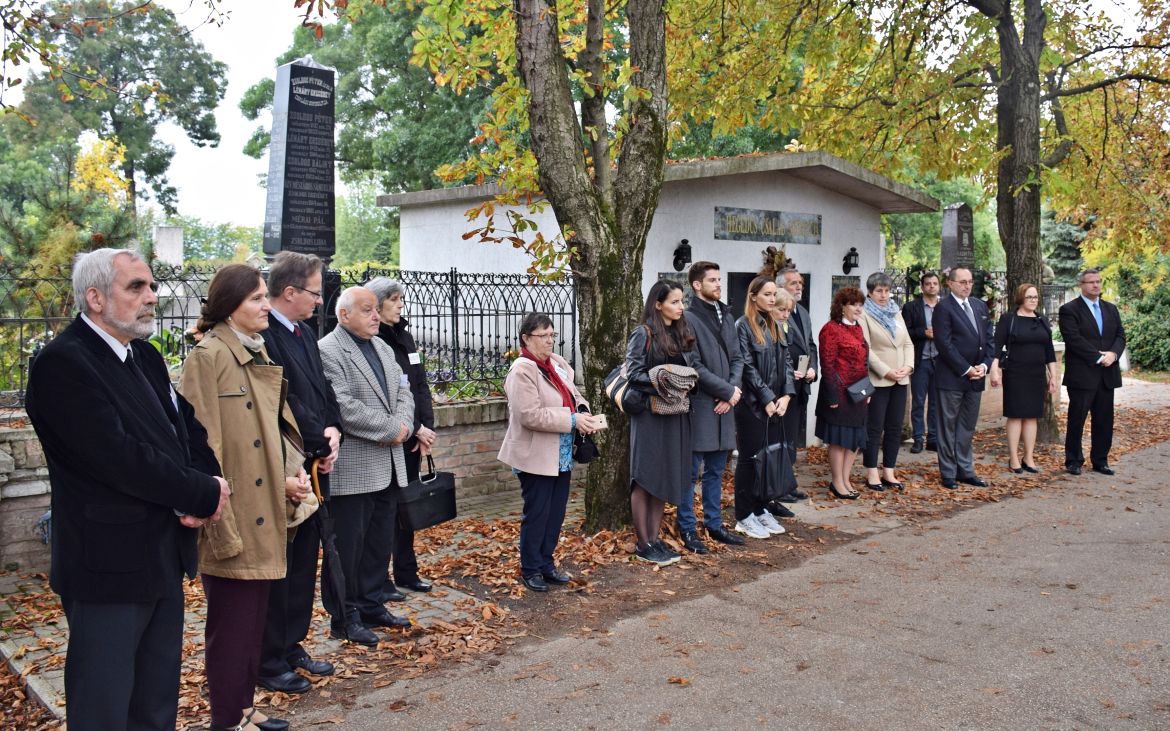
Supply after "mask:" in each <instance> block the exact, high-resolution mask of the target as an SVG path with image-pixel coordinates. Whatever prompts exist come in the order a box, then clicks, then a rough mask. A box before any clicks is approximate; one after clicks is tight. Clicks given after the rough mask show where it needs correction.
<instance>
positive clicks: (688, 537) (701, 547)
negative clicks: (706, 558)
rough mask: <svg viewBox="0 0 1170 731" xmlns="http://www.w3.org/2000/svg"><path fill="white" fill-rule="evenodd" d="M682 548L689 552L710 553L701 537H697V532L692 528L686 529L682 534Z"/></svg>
mask: <svg viewBox="0 0 1170 731" xmlns="http://www.w3.org/2000/svg"><path fill="white" fill-rule="evenodd" d="M682 544H683V548H685V549H687V550H688V551H690V552H691V553H698V554H700V555H702V554H707V553H710V551H708V550H707V544H705V543H703V539H702V538H699V534H698V533H696V532H695V531H693V530H689V531H686V532H684V533H683V534H682Z"/></svg>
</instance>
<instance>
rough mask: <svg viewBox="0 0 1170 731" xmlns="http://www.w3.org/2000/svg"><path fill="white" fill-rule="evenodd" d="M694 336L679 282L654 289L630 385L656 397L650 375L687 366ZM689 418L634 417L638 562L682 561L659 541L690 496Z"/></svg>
mask: <svg viewBox="0 0 1170 731" xmlns="http://www.w3.org/2000/svg"><path fill="white" fill-rule="evenodd" d="M694 347H695V336H694V334H693V333H692V332H691V329H690V326H689V325H687V321H686V317H685V316H684V315H683V290H682V286H681V285H680V284H678V283H677V282H670V281H666V280H659V281H658V282H656V283H655V284H654V286H653V287H651V288H650V293H649V295H648V296H647V297H646V306H645V308H644V310H643V312H642V322H641V324H639V325H638V327H637V328H635V329H634V332H632V333H631V334H630V339H629V343H628V345H627V347H626V373H627V374H628V375H629V378H630V381H631V383H633V384H635V385H636V386H637V387H638V388H641V389H642V390H644V391H647V392H653V391H654V386H653V385H652V384H651V381H650V369H651V368H653V367H655V366H659V365H665V364H667V363H672V364H674V365H680V366H685V365H686V355H685V354H686V352H687V351H689V350H692V349H694ZM690 419H691V418H690V414H687V413H683V414H655V413H653V412H652V411H650V410H649V409H647V410H646V411H643V412H642V413H640V414H634V415H632V416H631V417H630V510H631V512H632V513H633V518H634V532H635V533H636V534H637V536H638V544H637V547H636V549H635V551H634V557H635V558H636V559H637V560H639V561H645V562H647V563H654V564H657V565H659V566H667V565H670V564H672V563H677V562H678V560H679V555H678V554H677V553H675V552H674V551H672V550H670V549H669V548H667V547H666V545H665V544H664V543H663V542H662V541H661V540H660V539H659V536H660V534H661V531H662V511H663V508H664V507H665V505H666V503H670V504H672V505H678V504H679V502H680V501H681V500H684V499H686V495H687V494H689V493H690V491H689V490H688V489H687V488H688V486H689V484H690V479H691V420H690Z"/></svg>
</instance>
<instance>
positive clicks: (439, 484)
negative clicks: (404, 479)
mask: <svg viewBox="0 0 1170 731" xmlns="http://www.w3.org/2000/svg"><path fill="white" fill-rule="evenodd" d="M456 514H457V511H456V509H455V475H454V474H453V473H451V472H437V471H436V470H435V460H434V459H432V458H431V455H429V454H428V455H427V472H426V473H420V474H419V476H418V479H416V480H411V481H410V484H408V485H407V486H406V487H404V488H402V490H401V491H399V493H398V521H399V523H400V524H401V525H402V527H403V528H406V529H407V530H414V531H418V530H422V529H424V528H430V527H431V526H432V525H438V524H439V523H445V522H447V521H448V520H453V519H454V518H455V516H456Z"/></svg>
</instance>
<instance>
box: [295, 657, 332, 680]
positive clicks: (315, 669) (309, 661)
mask: <svg viewBox="0 0 1170 731" xmlns="http://www.w3.org/2000/svg"><path fill="white" fill-rule="evenodd" d="M288 664H289V665H292V666H293V667H294V668H300V669H301V670H304V671H305V672H306V673H308V674H309V675H321V676H324V675H332V674H333V663H331V662H325V661H324V660H314V659H313V658H311V657H309V656H308V655H301V656H300V657H298V658H294V659H292V660H289V662H288Z"/></svg>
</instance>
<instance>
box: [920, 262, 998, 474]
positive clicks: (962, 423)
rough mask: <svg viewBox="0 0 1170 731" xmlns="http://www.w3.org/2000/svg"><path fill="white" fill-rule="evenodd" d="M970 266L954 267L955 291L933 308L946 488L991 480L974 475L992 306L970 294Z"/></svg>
mask: <svg viewBox="0 0 1170 731" xmlns="http://www.w3.org/2000/svg"><path fill="white" fill-rule="evenodd" d="M973 283H974V280H973V278H972V276H971V270H970V269H967V268H965V267H955V268H954V269H952V270H951V272H950V274H948V275H947V286H948V287H949V288H950V290H951V294H950V296H949V297H944V298H943V299H942V301H940V302H939V303H938V306H937V307H935V309H934V343H935V346H936V347H938V357H939V360H940V361H941V364H940V365H939V368H938V373H937V375H936V378H937V379H938V380H937V384H938V411H939V414H938V471H939V476H940V477H941V478H942V486H943V487H945V488H947V489H948V490H954V489H955V488H956V487H957V486H958V485H957V484H956V482H962V483H965V484H967V485H974V486H975V487H987V483H986V482H984V481H983V480H981V479H979V477H977V476H976V475H975V451H974V443H973V442H974V439H975V427H976V425H977V424H978V422H979V403H980V401H981V400H982V399H983V388H984V385H985V382H986V379H987V371H988V369H989V368H991V361H992V359H993V358H994V356H995V347H994V340H995V335H994V331H993V330H992V325H991V319H990V318H989V317H988V313H987V305H985V304H983V303H982V302H980V301H979V300H977V299H974V298H972V297H971V285H972V284H973Z"/></svg>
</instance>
